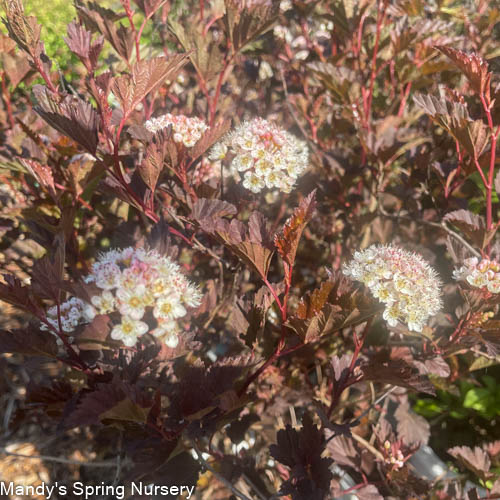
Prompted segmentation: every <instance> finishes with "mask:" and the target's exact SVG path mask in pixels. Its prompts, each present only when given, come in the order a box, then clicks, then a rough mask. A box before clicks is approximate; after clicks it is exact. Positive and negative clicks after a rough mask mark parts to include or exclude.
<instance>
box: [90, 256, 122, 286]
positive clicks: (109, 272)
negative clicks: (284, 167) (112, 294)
mask: <svg viewBox="0 0 500 500" xmlns="http://www.w3.org/2000/svg"><path fill="white" fill-rule="evenodd" d="M120 274H121V273H120V268H119V267H118V266H117V265H116V264H113V263H112V262H107V263H104V264H102V265H99V267H98V269H97V272H96V278H95V284H96V285H97V286H98V287H99V288H103V289H104V290H112V289H113V288H116V287H117V286H118V284H119V281H120Z"/></svg>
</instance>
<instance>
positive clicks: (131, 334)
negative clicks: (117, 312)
mask: <svg viewBox="0 0 500 500" xmlns="http://www.w3.org/2000/svg"><path fill="white" fill-rule="evenodd" d="M147 331H148V325H147V324H146V323H144V322H142V321H137V320H135V319H132V318H128V317H127V316H124V317H122V322H121V323H120V324H119V325H116V326H115V327H114V328H113V329H112V330H111V338H112V339H114V340H121V341H122V342H123V343H124V344H125V345H126V346H129V347H131V346H133V345H135V344H136V343H137V337H140V336H141V335H144V334H145V333H146V332H147Z"/></svg>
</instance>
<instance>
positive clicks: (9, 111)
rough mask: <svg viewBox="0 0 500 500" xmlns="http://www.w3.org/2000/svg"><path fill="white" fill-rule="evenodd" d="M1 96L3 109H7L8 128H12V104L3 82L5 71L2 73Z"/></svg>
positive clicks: (13, 123)
mask: <svg viewBox="0 0 500 500" xmlns="http://www.w3.org/2000/svg"><path fill="white" fill-rule="evenodd" d="M2 95H3V98H4V101H5V107H6V108H7V116H8V117H9V123H10V128H14V125H15V122H14V115H13V114H12V103H11V100H10V95H9V89H8V88H7V84H6V82H5V71H3V72H2Z"/></svg>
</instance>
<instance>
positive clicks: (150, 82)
mask: <svg viewBox="0 0 500 500" xmlns="http://www.w3.org/2000/svg"><path fill="white" fill-rule="evenodd" d="M186 62H187V55H186V54H175V55H173V56H171V57H170V58H168V59H167V58H166V57H155V58H153V59H143V60H141V61H138V62H136V63H135V64H134V66H133V67H132V74H130V75H129V74H126V75H122V76H120V77H118V78H116V79H115V81H114V82H113V86H112V91H113V94H115V96H116V98H117V99H118V101H119V102H120V104H121V107H122V111H123V113H124V116H129V114H130V113H131V112H132V111H133V110H134V109H135V107H136V106H137V105H138V104H139V103H140V102H141V101H142V100H143V99H144V98H145V97H146V96H147V95H148V94H149V93H151V92H154V91H155V90H157V89H158V88H159V87H160V86H161V85H163V83H164V82H165V80H175V78H176V75H177V73H178V72H179V71H180V69H181V68H182V66H184V64H186Z"/></svg>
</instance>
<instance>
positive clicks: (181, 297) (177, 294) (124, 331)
mask: <svg viewBox="0 0 500 500" xmlns="http://www.w3.org/2000/svg"><path fill="white" fill-rule="evenodd" d="M84 281H85V282H86V283H94V284H95V285H96V287H97V288H98V289H100V293H98V294H96V295H94V296H93V297H92V298H91V300H90V302H91V303H90V304H86V303H85V302H83V301H82V300H81V299H78V298H75V297H72V298H71V299H69V300H68V301H66V302H64V303H63V304H61V307H60V313H61V318H60V319H61V325H62V329H63V331H64V332H67V333H69V332H72V331H73V330H74V329H75V328H76V327H77V326H78V325H79V324H84V323H88V322H90V321H91V320H92V319H93V318H94V317H95V316H96V315H97V314H112V313H113V316H112V317H116V318H117V319H118V320H119V323H118V322H116V324H115V325H114V327H113V329H112V331H111V338H112V339H114V340H121V341H122V342H123V343H124V344H125V345H127V346H133V345H134V344H135V343H136V342H137V339H138V337H140V336H141V335H144V334H145V333H146V332H149V333H151V334H152V335H154V336H155V337H158V338H160V339H161V340H162V341H163V342H165V344H166V345H168V346H169V347H171V348H174V347H175V346H177V344H178V342H179V338H178V334H179V332H180V331H181V328H180V325H179V320H180V319H181V318H182V317H184V316H185V315H186V313H187V309H186V308H187V307H197V306H198V305H199V304H200V300H201V294H200V292H199V291H198V289H197V288H196V287H195V286H193V285H192V284H190V282H189V281H188V280H187V279H186V278H185V277H184V275H183V274H182V273H181V272H180V268H179V266H178V265H177V264H175V263H174V262H173V261H172V260H170V259H169V258H168V257H162V256H160V255H159V254H158V253H157V252H155V251H152V250H150V251H146V250H145V249H143V248H138V249H134V248H130V247H129V248H125V249H124V250H110V251H108V252H106V253H104V254H102V255H101V256H100V258H99V259H98V260H97V262H95V263H94V264H93V266H92V273H91V274H90V275H88V276H87V277H86V278H85V280H84ZM47 318H48V322H49V323H50V325H51V326H52V327H53V328H54V329H58V323H59V321H58V318H57V308H56V307H52V308H50V309H49V310H48V315H47ZM152 324H155V327H154V328H150V326H151V325H152ZM42 328H44V329H47V328H48V327H47V326H46V325H42Z"/></svg>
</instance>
